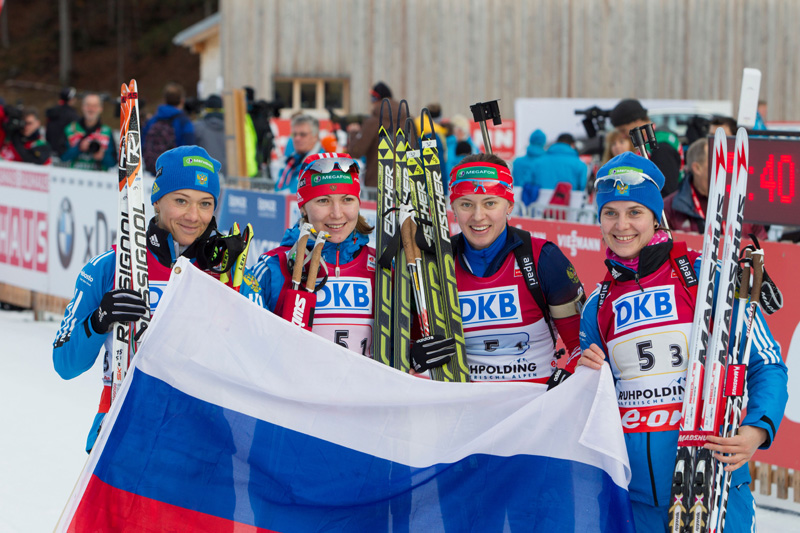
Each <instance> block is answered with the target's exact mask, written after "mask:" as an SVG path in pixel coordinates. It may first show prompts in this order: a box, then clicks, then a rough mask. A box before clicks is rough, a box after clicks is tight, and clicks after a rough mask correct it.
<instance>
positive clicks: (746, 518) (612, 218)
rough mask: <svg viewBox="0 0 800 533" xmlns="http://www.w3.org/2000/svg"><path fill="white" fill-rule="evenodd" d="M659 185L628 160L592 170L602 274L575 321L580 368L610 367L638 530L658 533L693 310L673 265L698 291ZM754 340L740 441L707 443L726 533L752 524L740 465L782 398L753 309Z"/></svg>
mask: <svg viewBox="0 0 800 533" xmlns="http://www.w3.org/2000/svg"><path fill="white" fill-rule="evenodd" d="M663 185H664V176H663V174H662V173H661V171H660V170H659V169H658V168H657V167H656V166H655V165H654V164H653V163H651V162H650V161H648V160H647V159H645V158H643V157H641V156H638V155H635V154H633V153H632V152H626V153H623V154H620V155H618V156H616V157H614V158H613V159H611V160H610V161H609V162H608V163H606V164H605V165H604V166H603V167H602V168H601V169H600V170H599V171H598V174H597V181H596V182H595V189H596V191H597V208H598V216H599V219H600V230H601V233H602V236H603V240H604V241H605V243H606V245H607V246H608V249H607V250H606V255H607V258H608V259H607V260H606V265H607V267H608V270H609V275H607V276H606V280H605V281H604V283H603V284H602V285H601V286H600V287H599V288H598V289H597V290H596V291H594V293H592V295H591V296H590V297H589V299H588V301H587V302H586V306H585V308H584V311H583V315H582V319H581V348H582V349H583V354H582V356H581V358H580V360H579V362H578V364H579V365H585V366H588V367H590V368H594V369H599V368H600V367H601V366H602V364H603V363H604V361H606V360H608V362H609V364H610V365H611V370H612V373H613V375H614V380H615V383H616V389H617V401H618V404H619V407H620V414H621V417H622V426H623V432H624V434H625V441H626V445H627V448H628V458H629V460H630V464H631V471H632V479H631V482H630V486H629V491H630V496H631V501H632V505H633V513H634V519H635V522H636V529H637V531H664V530H666V527H667V521H668V515H669V508H670V506H671V505H672V504H673V502H671V501H670V494H671V484H672V475H673V470H674V467H675V457H676V450H677V441H678V428H679V423H680V414H681V408H682V403H683V395H684V387H685V386H686V371H687V361H688V340H689V338H690V334H691V329H692V321H693V315H694V309H695V306H696V305H697V302H696V300H695V298H694V297H693V294H692V291H691V289H690V288H689V287H690V286H691V285H692V282H691V280H692V276H691V272H689V271H688V269H680V268H679V266H678V265H680V264H685V265H693V266H694V278H693V279H694V285H696V281H697V276H698V274H699V272H700V265H701V261H702V257H701V256H700V254H699V253H697V252H694V251H690V250H688V249H687V247H686V245H685V243H682V242H673V241H672V238H671V235H670V234H669V233H668V232H667V231H665V230H663V229H661V227H660V225H659V222H658V221H659V219H660V217H661V213H662V210H663V206H664V203H663V200H662V198H661V192H660V191H661V188H662V186H663ZM695 290H696V289H695ZM733 314H734V316H735V315H736V313H735V312H734V313H733ZM731 331H733V326H731ZM752 332H753V333H752V335H754V336H755V337H754V341H753V350H752V355H751V357H750V360H749V366H748V370H747V388H748V394H749V401H748V406H747V416H746V417H745V419H744V420H743V422H742V426H741V428H740V430H739V433H738V435H736V436H734V437H730V438H722V437H715V436H710V437H708V441H709V444H706V445H705V447H706V448H708V449H709V450H712V451H713V452H714V456H715V457H716V458H717V459H719V460H720V461H722V462H723V463H725V464H726V465H727V466H726V467H725V470H727V471H733V480H732V484H731V491H730V496H729V500H728V506H727V510H728V514H727V519H726V521H725V523H726V527H725V531H726V533H733V532H739V531H741V532H744V531H751V527H753V526H754V520H755V516H754V502H753V497H752V495H751V494H750V489H749V483H750V474H749V471H748V469H747V468H742V467H743V466H744V465H746V464H747V461H748V460H749V459H750V458H751V457H752V455H753V453H754V452H755V451H756V449H758V448H768V447H769V446H770V444H771V443H772V440H773V439H774V437H775V433H776V432H777V430H778V425H779V424H780V422H781V419H782V418H783V410H784V407H785V404H786V400H787V394H786V382H787V377H786V366H785V365H784V364H783V361H782V360H781V356H780V350H779V347H778V345H777V343H776V342H775V340H774V339H773V337H772V334H771V333H770V331H769V328H768V327H767V324H766V322H765V321H764V317H763V315H762V314H761V313H760V311H758V310H757V312H756V315H755V318H754V324H753V329H752ZM732 337H733V336H731V338H732ZM731 343H733V341H731ZM723 453H727V454H729V455H727V456H723ZM689 506H690V505H687V506H686V507H689Z"/></svg>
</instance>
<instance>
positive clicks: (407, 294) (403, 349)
mask: <svg viewBox="0 0 800 533" xmlns="http://www.w3.org/2000/svg"><path fill="white" fill-rule="evenodd" d="M403 107H405V110H406V113H405V116H410V115H411V113H410V112H409V109H408V102H406V101H405V100H401V101H400V105H399V106H398V109H397V131H396V133H395V142H394V149H395V172H396V173H395V199H396V205H398V206H400V204H401V203H402V202H404V201H405V200H406V199H407V198H408V195H409V189H408V166H407V164H406V151H407V150H408V144H407V141H406V134H405V131H404V129H403V125H402V124H400V119H401V117H402V116H403V113H402V110H403ZM406 264H407V262H406V252H405V249H404V248H403V247H402V246H400V247H398V249H397V255H396V256H395V261H394V265H395V266H394V289H393V295H394V297H393V302H394V305H393V306H392V340H393V346H392V364H393V366H394V368H396V369H398V370H400V371H402V372H406V373H407V372H408V371H409V369H410V368H411V360H410V354H411V273H410V272H409V270H408V268H406Z"/></svg>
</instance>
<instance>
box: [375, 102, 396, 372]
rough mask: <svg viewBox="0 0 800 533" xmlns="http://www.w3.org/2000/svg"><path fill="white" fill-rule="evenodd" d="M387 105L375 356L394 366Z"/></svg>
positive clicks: (381, 135) (381, 145) (382, 131)
mask: <svg viewBox="0 0 800 533" xmlns="http://www.w3.org/2000/svg"><path fill="white" fill-rule="evenodd" d="M384 106H386V107H387V108H388V110H389V122H390V126H389V131H391V130H392V129H393V127H392V125H393V123H392V118H391V115H392V106H391V103H390V102H389V100H388V99H386V98H384V99H383V101H382V102H381V109H380V115H379V121H380V126H379V129H378V205H377V213H376V214H377V217H376V224H377V229H376V232H375V252H376V255H377V257H376V259H377V265H376V268H375V304H374V308H375V309H374V325H373V341H372V357H373V358H374V359H376V360H378V361H380V362H382V363H384V364H386V365H390V366H391V365H392V345H393V343H392V333H393V332H392V307H393V306H392V259H393V255H394V252H393V251H392V243H396V242H397V239H398V237H399V236H398V230H397V213H396V211H395V209H394V207H395V199H394V196H395V183H394V180H395V154H394V143H393V142H392V138H391V136H390V135H389V132H388V131H387V130H386V128H385V127H384V125H383V111H384Z"/></svg>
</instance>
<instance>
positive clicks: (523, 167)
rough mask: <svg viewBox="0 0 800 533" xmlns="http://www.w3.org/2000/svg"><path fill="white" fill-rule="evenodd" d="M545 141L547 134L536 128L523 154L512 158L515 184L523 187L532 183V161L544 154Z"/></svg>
mask: <svg viewBox="0 0 800 533" xmlns="http://www.w3.org/2000/svg"><path fill="white" fill-rule="evenodd" d="M546 142H547V136H546V135H545V134H544V132H543V131H542V130H539V129H537V130H534V132H533V133H531V136H530V138H529V139H528V148H527V149H526V150H525V155H521V156H519V157H518V158H516V159H514V164H513V165H512V167H511V171H512V172H513V173H514V185H515V186H517V187H525V186H526V185H528V184H529V183H533V164H534V161H536V160H537V159H539V158H540V157H542V156H543V155H544V153H545V152H544V145H545V143H546Z"/></svg>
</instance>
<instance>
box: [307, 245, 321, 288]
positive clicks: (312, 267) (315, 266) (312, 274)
mask: <svg viewBox="0 0 800 533" xmlns="http://www.w3.org/2000/svg"><path fill="white" fill-rule="evenodd" d="M318 238H319V237H318ZM321 259H322V245H316V246H314V251H312V252H311V262H310V263H309V264H308V279H306V290H307V291H308V292H314V289H315V288H316V287H317V274H318V273H319V262H320V260H321Z"/></svg>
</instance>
